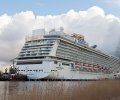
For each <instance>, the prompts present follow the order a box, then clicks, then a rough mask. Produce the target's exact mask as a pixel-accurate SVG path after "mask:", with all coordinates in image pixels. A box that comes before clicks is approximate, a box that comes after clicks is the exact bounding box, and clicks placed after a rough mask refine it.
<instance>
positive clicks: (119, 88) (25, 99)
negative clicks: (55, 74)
mask: <svg viewBox="0 0 120 100" xmlns="http://www.w3.org/2000/svg"><path fill="white" fill-rule="evenodd" d="M70 84H73V82H71V83H70ZM1 100H120V81H119V80H107V81H95V82H91V83H90V84H87V85H81V82H77V84H76V86H74V87H73V86H71V85H70V86H68V87H66V86H65V85H64V83H63V82H60V83H59V84H58V83H57V82H56V83H53V82H51V83H50V84H49V85H48V86H46V87H44V89H43V88H42V87H39V85H38V86H33V87H32V89H26V88H25V89H24V90H23V92H22V93H19V94H10V95H6V93H4V94H3V96H2V97H1Z"/></svg>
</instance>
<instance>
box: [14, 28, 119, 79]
mask: <svg viewBox="0 0 120 100" xmlns="http://www.w3.org/2000/svg"><path fill="white" fill-rule="evenodd" d="M16 68H17V69H18V72H19V73H20V74H24V75H27V77H28V78H29V79H65V80H97V79H106V78H112V77H113V76H114V75H116V74H117V73H119V71H120V60H119V59H118V58H116V57H113V56H111V55H108V54H106V53H103V52H101V51H99V50H96V49H95V48H94V47H90V46H89V45H88V43H87V42H86V41H85V40H84V36H82V35H80V34H76V33H73V34H72V35H70V34H66V33H64V32H63V29H62V28H61V29H60V30H59V31H56V30H55V29H53V30H51V31H50V32H48V33H47V32H45V30H44V29H39V30H34V31H33V34H32V35H31V36H27V37H26V42H25V44H24V46H23V48H22V49H21V51H20V53H19V56H18V57H17V59H16Z"/></svg>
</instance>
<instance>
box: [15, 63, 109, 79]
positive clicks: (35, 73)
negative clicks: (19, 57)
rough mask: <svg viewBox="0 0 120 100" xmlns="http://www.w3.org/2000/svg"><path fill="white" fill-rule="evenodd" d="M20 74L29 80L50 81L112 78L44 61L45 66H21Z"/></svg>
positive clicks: (107, 75)
mask: <svg viewBox="0 0 120 100" xmlns="http://www.w3.org/2000/svg"><path fill="white" fill-rule="evenodd" d="M17 68H18V69H19V73H20V74H23V75H26V76H27V77H28V79H49V80H100V79H108V78H110V74H103V73H93V72H84V71H79V70H78V69H77V68H71V66H60V67H58V65H56V64H54V62H51V61H44V62H43V64H34V65H31V64H30V65H22V66H21V65H20V67H19V65H18V66H17Z"/></svg>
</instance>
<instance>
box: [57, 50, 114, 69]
mask: <svg viewBox="0 0 120 100" xmlns="http://www.w3.org/2000/svg"><path fill="white" fill-rule="evenodd" d="M57 53H60V54H61V55H64V56H65V57H66V56H67V57H68V58H69V57H70V56H72V57H74V59H76V58H79V59H81V60H84V61H88V62H92V63H96V64H99V65H106V66H108V64H106V62H108V61H106V60H104V61H103V60H100V59H98V60H97V59H96V58H95V59H93V57H91V56H90V57H89V56H86V55H84V54H75V53H71V52H68V51H67V52H65V51H63V50H62V51H57ZM111 63H112V65H113V62H109V66H111V67H112V65H111Z"/></svg>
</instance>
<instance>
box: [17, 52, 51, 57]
mask: <svg viewBox="0 0 120 100" xmlns="http://www.w3.org/2000/svg"><path fill="white" fill-rule="evenodd" d="M48 54H49V53H32V54H20V55H19V57H36V56H41V55H42V56H46V55H48Z"/></svg>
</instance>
